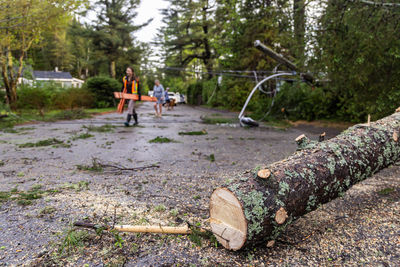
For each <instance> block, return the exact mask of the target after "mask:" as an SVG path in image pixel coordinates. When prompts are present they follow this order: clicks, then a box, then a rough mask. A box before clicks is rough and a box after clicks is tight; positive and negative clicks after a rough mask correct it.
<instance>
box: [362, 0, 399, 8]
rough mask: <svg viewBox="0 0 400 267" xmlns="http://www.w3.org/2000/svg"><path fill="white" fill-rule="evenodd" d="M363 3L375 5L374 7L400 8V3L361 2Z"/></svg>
mask: <svg viewBox="0 0 400 267" xmlns="http://www.w3.org/2000/svg"><path fill="white" fill-rule="evenodd" d="M359 1H360V2H361V3H364V4H367V5H374V6H390V7H392V6H399V7H400V4H399V3H384V2H380V3H378V2H375V1H368V0H359Z"/></svg>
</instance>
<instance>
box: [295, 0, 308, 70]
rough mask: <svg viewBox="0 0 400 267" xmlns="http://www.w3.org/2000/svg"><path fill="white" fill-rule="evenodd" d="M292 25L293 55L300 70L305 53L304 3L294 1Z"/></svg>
mask: <svg viewBox="0 0 400 267" xmlns="http://www.w3.org/2000/svg"><path fill="white" fill-rule="evenodd" d="M293 25H294V39H295V47H294V50H295V51H294V54H295V57H296V59H297V60H298V63H299V65H300V68H302V67H303V65H304V64H303V63H304V52H305V41H304V36H305V32H306V13H305V1H304V0H294V1H293Z"/></svg>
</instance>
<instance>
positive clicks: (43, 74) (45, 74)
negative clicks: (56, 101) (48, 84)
mask: <svg viewBox="0 0 400 267" xmlns="http://www.w3.org/2000/svg"><path fill="white" fill-rule="evenodd" d="M33 76H34V77H35V78H36V79H72V76H71V74H70V73H69V72H63V71H58V72H55V71H41V70H35V71H33Z"/></svg>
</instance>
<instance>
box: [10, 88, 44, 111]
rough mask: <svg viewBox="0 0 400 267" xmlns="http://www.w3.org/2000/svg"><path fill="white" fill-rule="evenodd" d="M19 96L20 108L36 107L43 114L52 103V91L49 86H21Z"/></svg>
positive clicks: (18, 103)
mask: <svg viewBox="0 0 400 267" xmlns="http://www.w3.org/2000/svg"><path fill="white" fill-rule="evenodd" d="M17 96H18V99H17V107H18V108H19V109H36V110H38V111H39V112H40V114H41V115H43V112H44V109H46V108H49V106H50V103H51V91H50V90H49V89H48V88H47V87H31V86H21V87H20V88H19V89H18V92H17Z"/></svg>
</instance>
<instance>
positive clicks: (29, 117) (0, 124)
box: [0, 107, 115, 133]
mask: <svg viewBox="0 0 400 267" xmlns="http://www.w3.org/2000/svg"><path fill="white" fill-rule="evenodd" d="M114 110H115V108H114V107H111V108H102V109H73V110H51V111H47V112H46V113H45V114H44V115H43V116H41V115H39V112H38V111H37V110H17V111H16V113H15V114H10V116H8V117H6V118H2V119H0V130H2V131H3V132H4V131H6V132H9V133H18V131H19V130H18V129H15V130H14V129H13V127H14V125H17V124H21V123H27V122H35V121H47V122H53V121H58V120H76V119H83V118H88V117H91V116H92V115H95V114H99V113H103V112H109V111H114ZM14 131H15V132H14Z"/></svg>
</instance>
